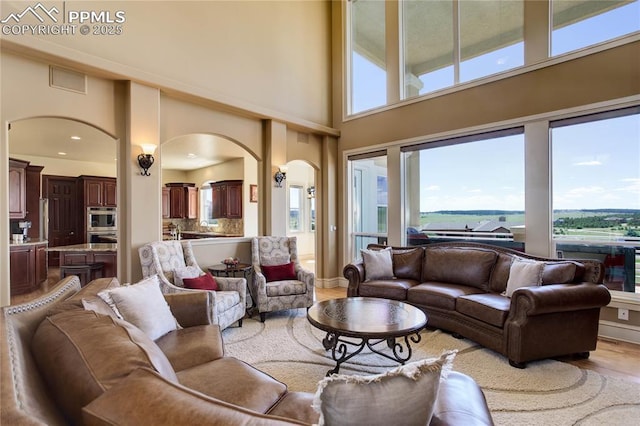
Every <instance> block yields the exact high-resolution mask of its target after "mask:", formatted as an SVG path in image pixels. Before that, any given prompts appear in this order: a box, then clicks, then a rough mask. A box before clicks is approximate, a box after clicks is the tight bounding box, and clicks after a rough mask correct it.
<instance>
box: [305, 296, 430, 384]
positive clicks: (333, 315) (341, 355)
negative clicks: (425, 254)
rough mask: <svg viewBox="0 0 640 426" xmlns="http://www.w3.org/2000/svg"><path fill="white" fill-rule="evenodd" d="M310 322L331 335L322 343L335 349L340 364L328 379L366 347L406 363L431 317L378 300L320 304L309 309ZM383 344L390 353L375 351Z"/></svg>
mask: <svg viewBox="0 0 640 426" xmlns="http://www.w3.org/2000/svg"><path fill="white" fill-rule="evenodd" d="M307 319H308V320H309V322H310V323H311V324H312V325H313V326H314V327H316V328H319V329H320V330H323V331H326V332H327V335H326V336H325V338H324V339H323V340H322V344H323V346H324V348H325V349H326V350H331V357H332V358H333V360H334V361H335V362H336V367H335V368H334V369H332V370H329V372H328V373H327V376H328V375H331V374H332V373H337V372H338V371H339V370H340V364H342V363H343V362H346V361H348V360H349V359H351V358H352V357H354V356H356V355H357V354H359V353H360V352H362V350H363V349H364V348H365V347H367V348H369V349H370V350H371V351H372V352H374V353H376V354H378V355H382V356H383V357H385V358H388V359H390V360H393V361H397V362H399V363H400V364H404V363H405V362H406V361H407V360H409V358H411V342H413V343H418V342H420V330H422V329H423V328H424V327H425V326H426V325H427V316H426V315H425V314H424V312H422V311H421V310H420V309H418V308H416V307H415V306H411V305H409V304H408V303H403V302H399V301H397V300H387V299H379V298H375V297H347V298H343V299H331V300H324V301H322V302H317V303H315V304H314V305H313V306H311V308H309V311H308V312H307ZM345 337H347V338H353V339H356V341H353V339H352V340H346V339H344V338H345ZM396 339H397V340H396ZM382 342H386V343H387V347H388V348H390V349H391V353H390V354H389V353H385V352H382V351H381V350H378V349H376V348H375V346H376V345H378V344H380V343H382ZM350 346H351V347H354V348H355V349H354V350H353V351H352V352H349V350H348V348H349V347H350ZM405 349H406V353H405Z"/></svg>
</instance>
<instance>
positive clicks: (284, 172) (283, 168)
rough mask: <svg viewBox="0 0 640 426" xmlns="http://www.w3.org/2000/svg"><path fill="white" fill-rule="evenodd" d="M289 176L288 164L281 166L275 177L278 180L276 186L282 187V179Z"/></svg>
mask: <svg viewBox="0 0 640 426" xmlns="http://www.w3.org/2000/svg"><path fill="white" fill-rule="evenodd" d="M286 178H287V166H280V167H279V168H278V171H277V172H276V174H275V175H273V179H274V180H275V181H276V188H282V181H283V180H285V179H286Z"/></svg>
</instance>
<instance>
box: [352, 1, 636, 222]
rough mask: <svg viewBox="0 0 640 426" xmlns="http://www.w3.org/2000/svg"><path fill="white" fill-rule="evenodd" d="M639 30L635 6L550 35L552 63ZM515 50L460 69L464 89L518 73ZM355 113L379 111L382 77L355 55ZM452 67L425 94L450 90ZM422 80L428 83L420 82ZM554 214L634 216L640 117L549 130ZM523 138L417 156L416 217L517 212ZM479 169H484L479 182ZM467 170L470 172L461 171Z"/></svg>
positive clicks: (519, 57) (435, 76) (432, 77)
mask: <svg viewBox="0 0 640 426" xmlns="http://www.w3.org/2000/svg"><path fill="white" fill-rule="evenodd" d="M638 30H640V0H636V1H634V2H633V3H630V4H628V5H626V6H623V7H619V8H617V9H614V10H612V11H610V12H608V13H605V14H602V15H598V16H596V17H593V18H590V19H587V20H584V21H581V22H579V23H576V24H573V25H570V26H567V27H565V28H561V29H559V30H555V31H553V34H552V47H551V48H552V54H553V55H558V54H562V53H566V52H570V51H573V50H575V49H579V48H581V47H584V46H589V45H592V44H595V43H599V42H601V41H605V40H609V39H612V38H616V37H619V36H621V35H624V34H628V33H631V32H634V31H638ZM522 51H523V46H522V43H518V44H516V45H513V46H509V47H506V48H504V49H500V50H498V51H495V52H492V53H491V54H487V55H483V56H481V57H478V58H474V59H472V60H469V61H466V62H464V63H463V64H461V80H462V81H468V80H471V79H474V78H478V77H481V76H484V75H488V74H491V73H495V72H499V71H502V70H506V69H511V68H514V67H517V66H520V65H522V63H523V53H522ZM353 68H354V75H356V76H358V78H357V79H356V81H355V82H354V87H353V90H354V93H355V96H354V110H355V111H362V110H365V109H368V108H373V107H375V106H380V105H384V104H385V103H386V98H385V92H386V81H385V78H386V76H385V72H384V70H382V69H381V68H379V67H377V66H374V65H373V64H371V63H369V62H368V61H366V60H364V59H363V58H362V57H359V56H358V55H357V54H355V55H354V63H353ZM452 74H453V72H452V67H448V68H444V69H442V70H438V71H435V72H432V73H430V74H429V75H428V76H422V80H423V82H424V84H425V88H424V89H423V90H422V91H421V94H422V93H427V92H429V91H432V90H436V89H439V88H444V87H450V86H451V85H452V83H453V77H452ZM426 77H428V78H426ZM552 150H553V166H554V167H553V181H554V187H553V194H554V196H553V202H554V209H593V208H627V209H640V116H639V115H635V116H629V117H623V118H618V119H615V120H608V121H600V122H595V123H589V124H584V125H579V126H571V127H565V128H558V129H554V130H553V145H552ZM523 155H524V138H523V136H511V137H508V138H502V139H500V140H491V141H483V142H476V143H470V144H464V145H462V146H458V147H446V148H438V149H432V150H429V152H428V154H427V155H424V153H423V155H421V177H420V180H421V206H420V210H421V211H433V210H467V209H505V210H524V192H523V191H524V170H523V164H524V163H523ZM478 162H481V163H483V164H484V165H486V166H487V167H486V168H484V170H486V173H484V175H482V176H479V175H478V173H477V168H475V167H473V166H471V165H472V164H477V163H478ZM465 165H469V166H465Z"/></svg>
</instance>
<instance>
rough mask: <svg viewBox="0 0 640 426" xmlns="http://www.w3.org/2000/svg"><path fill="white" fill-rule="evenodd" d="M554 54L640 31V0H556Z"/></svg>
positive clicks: (552, 49)
mask: <svg viewBox="0 0 640 426" xmlns="http://www.w3.org/2000/svg"><path fill="white" fill-rule="evenodd" d="M551 7H552V14H551V15H552V21H553V22H552V25H553V26H552V32H551V54H552V56H556V55H560V54H562V53H566V52H570V51H572V50H577V49H580V48H583V47H587V46H591V45H594V44H596V43H600V42H603V41H607V40H611V39H614V38H616V37H620V36H623V35H626V34H630V33H633V32H635V31H640V0H631V1H629V0H606V1H594V0H588V1H587V0H582V1H577V0H552V2H551Z"/></svg>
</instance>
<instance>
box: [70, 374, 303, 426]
mask: <svg viewBox="0 0 640 426" xmlns="http://www.w3.org/2000/svg"><path fill="white" fill-rule="evenodd" d="M82 417H83V420H84V424H85V425H90V426H91V425H100V426H103V425H142V424H167V425H181V424H200V425H205V424H210V425H213V424H221V425H241V424H251V425H300V424H304V423H300V422H297V421H295V420H289V419H285V418H283V417H276V416H269V415H266V414H261V413H258V412H255V411H251V410H247V409H245V408H242V407H239V406H236V405H232V404H228V403H226V402H223V401H220V400H218V399H215V398H211V397H208V396H206V395H204V394H202V393H200V392H195V391H193V390H191V389H189V388H186V387H184V386H182V385H180V384H178V383H173V382H170V381H168V380H166V379H164V378H163V377H161V376H160V375H159V374H158V373H156V372H155V371H152V370H150V369H146V368H140V369H137V370H136V371H134V372H132V373H131V374H130V375H129V376H127V377H126V378H124V379H122V380H120V381H119V382H118V383H117V384H116V385H115V386H113V387H111V388H110V389H108V390H107V391H106V392H105V393H103V394H102V395H100V396H99V397H98V398H96V399H94V400H93V401H92V402H91V403H90V404H88V405H87V406H85V407H84V408H83V409H82Z"/></svg>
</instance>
